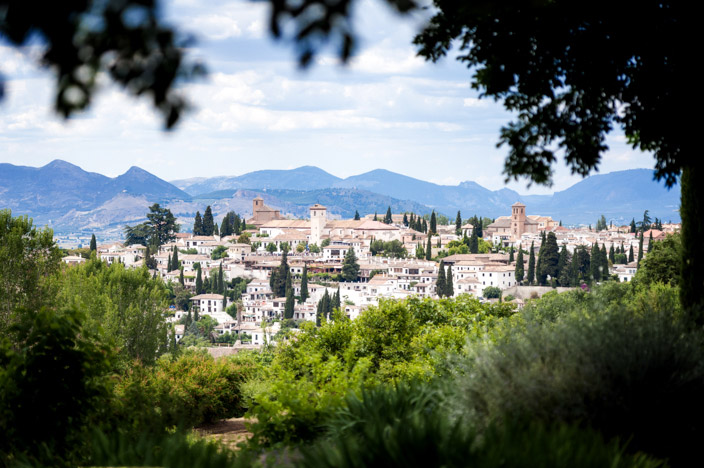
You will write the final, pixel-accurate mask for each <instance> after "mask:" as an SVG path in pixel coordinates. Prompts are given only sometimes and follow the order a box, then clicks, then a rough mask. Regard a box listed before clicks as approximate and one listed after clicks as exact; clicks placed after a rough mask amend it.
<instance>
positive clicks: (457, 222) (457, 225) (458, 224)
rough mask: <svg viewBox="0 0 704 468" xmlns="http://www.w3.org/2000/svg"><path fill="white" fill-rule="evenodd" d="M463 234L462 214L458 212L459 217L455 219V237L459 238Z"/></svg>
mask: <svg viewBox="0 0 704 468" xmlns="http://www.w3.org/2000/svg"><path fill="white" fill-rule="evenodd" d="M461 234H462V214H460V211H459V210H457V217H456V218H455V235H457V236H459V235H461Z"/></svg>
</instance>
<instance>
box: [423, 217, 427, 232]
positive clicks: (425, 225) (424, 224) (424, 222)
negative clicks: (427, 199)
mask: <svg viewBox="0 0 704 468" xmlns="http://www.w3.org/2000/svg"><path fill="white" fill-rule="evenodd" d="M423 232H425V233H427V232H428V223H427V222H426V221H425V219H424V220H423Z"/></svg>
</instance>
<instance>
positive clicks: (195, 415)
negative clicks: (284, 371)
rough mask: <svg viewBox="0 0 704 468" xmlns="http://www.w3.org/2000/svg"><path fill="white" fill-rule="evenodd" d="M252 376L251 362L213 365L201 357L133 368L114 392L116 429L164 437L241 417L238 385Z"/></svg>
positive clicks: (237, 360)
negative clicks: (178, 429)
mask: <svg viewBox="0 0 704 468" xmlns="http://www.w3.org/2000/svg"><path fill="white" fill-rule="evenodd" d="M254 371H255V364H254V362H253V361H251V360H248V359H243V358H238V357H232V358H223V359H219V360H215V359H213V358H212V357H211V356H210V355H208V354H207V353H205V352H187V353H185V354H184V355H182V356H180V357H178V358H175V359H174V358H171V357H170V356H164V357H163V358H162V359H160V360H159V361H158V362H157V364H156V366H153V367H145V366H141V365H139V364H135V365H134V366H132V367H131V368H130V369H129V370H128V371H127V372H126V373H125V374H124V375H122V376H120V377H119V378H118V381H117V384H116V386H115V398H114V408H113V411H114V417H115V420H116V425H117V426H118V427H121V428H124V429H127V430H134V431H136V432H139V431H144V430H157V431H163V430H164V429H165V428H171V427H176V426H177V427H186V428H190V427H193V426H197V425H200V424H203V423H208V422H213V421H215V420H218V419H225V418H231V417H239V416H242V415H243V414H244V412H245V408H244V405H243V400H242V392H241V385H242V383H243V382H244V381H245V380H247V379H248V378H249V377H251V376H252V375H253V373H254Z"/></svg>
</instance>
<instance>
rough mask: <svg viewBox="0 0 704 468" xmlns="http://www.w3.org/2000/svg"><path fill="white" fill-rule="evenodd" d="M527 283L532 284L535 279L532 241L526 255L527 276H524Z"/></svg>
mask: <svg viewBox="0 0 704 468" xmlns="http://www.w3.org/2000/svg"><path fill="white" fill-rule="evenodd" d="M526 281H528V284H532V283H533V281H535V245H534V243H533V242H531V243H530V252H529V256H528V276H527V277H526Z"/></svg>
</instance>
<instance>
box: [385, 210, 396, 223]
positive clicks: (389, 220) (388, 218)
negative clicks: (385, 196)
mask: <svg viewBox="0 0 704 468" xmlns="http://www.w3.org/2000/svg"><path fill="white" fill-rule="evenodd" d="M393 221H394V220H393V217H392V216H391V206H389V207H388V208H387V209H386V216H384V224H391V223H393Z"/></svg>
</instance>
